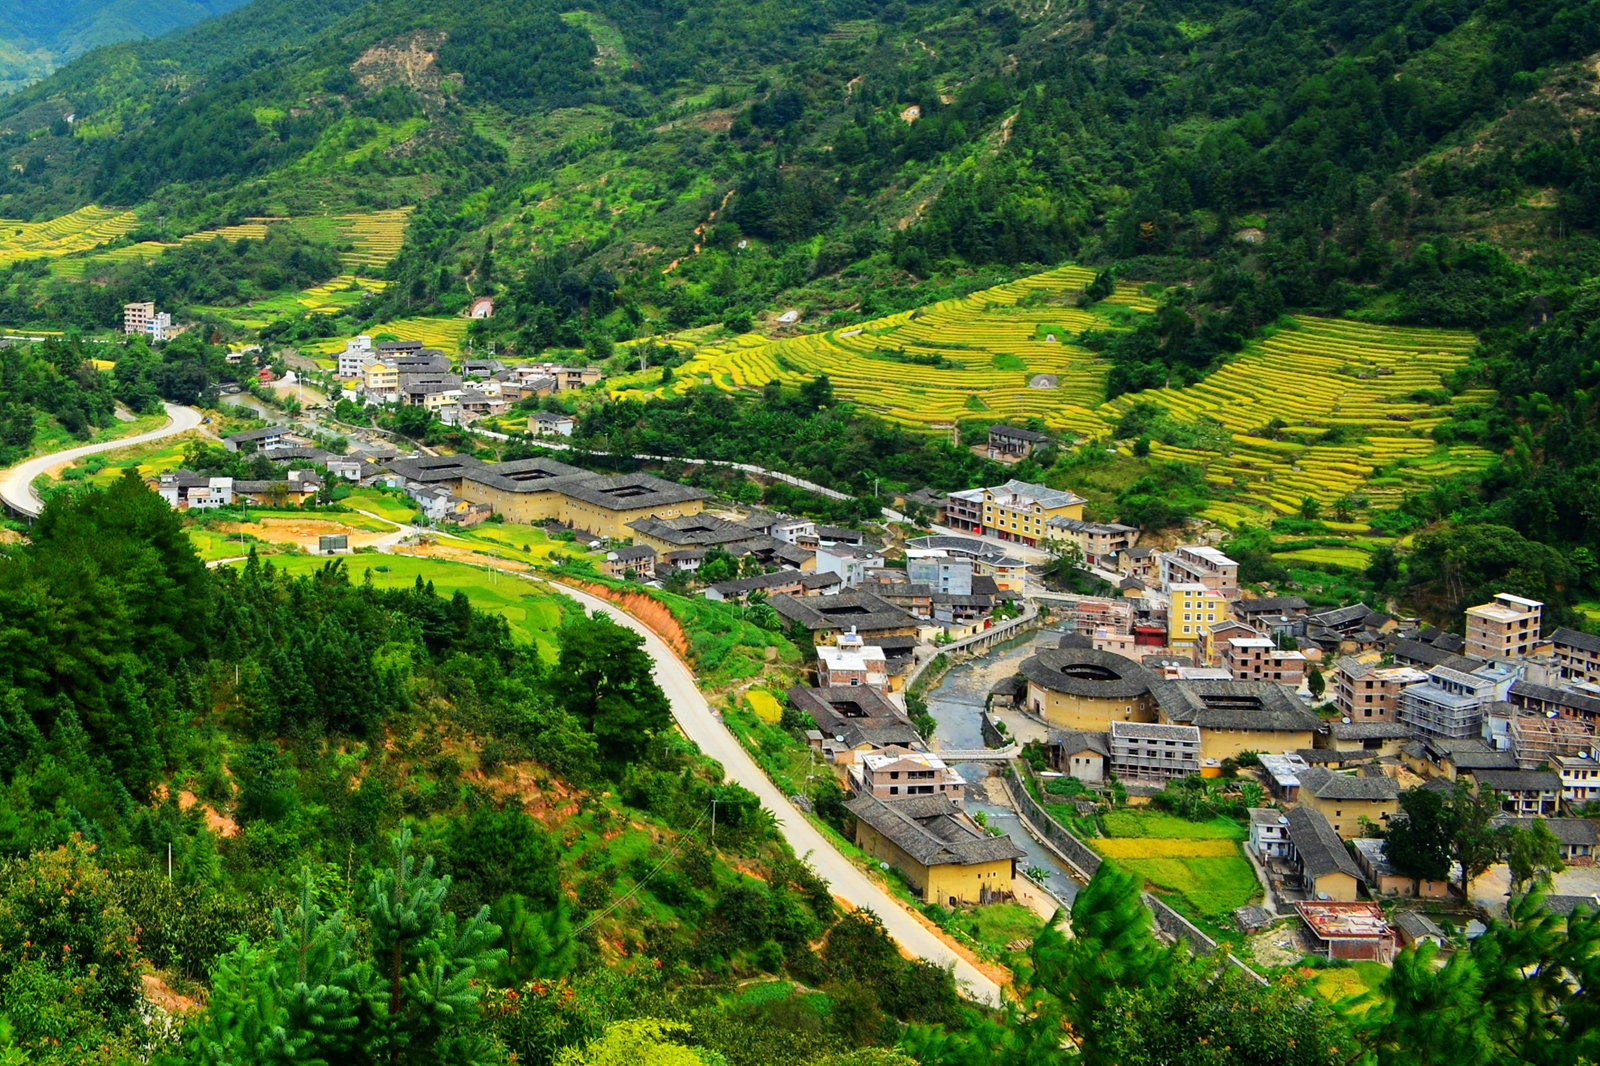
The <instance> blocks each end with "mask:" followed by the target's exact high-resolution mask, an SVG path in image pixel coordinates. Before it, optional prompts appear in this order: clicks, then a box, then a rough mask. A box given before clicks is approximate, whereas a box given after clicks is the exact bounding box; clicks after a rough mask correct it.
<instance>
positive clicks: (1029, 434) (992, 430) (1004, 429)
mask: <svg viewBox="0 0 1600 1066" xmlns="http://www.w3.org/2000/svg"><path fill="white" fill-rule="evenodd" d="M989 436H991V437H1014V438H1015V439H1017V440H1029V441H1039V440H1049V439H1050V434H1048V433H1039V432H1037V431H1035V430H1031V429H1018V428H1017V427H1016V426H1005V425H996V426H990V427H989Z"/></svg>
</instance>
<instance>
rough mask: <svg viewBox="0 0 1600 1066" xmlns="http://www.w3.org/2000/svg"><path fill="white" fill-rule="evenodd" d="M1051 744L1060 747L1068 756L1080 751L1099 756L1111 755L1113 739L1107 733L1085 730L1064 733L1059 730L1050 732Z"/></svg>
mask: <svg viewBox="0 0 1600 1066" xmlns="http://www.w3.org/2000/svg"><path fill="white" fill-rule="evenodd" d="M1050 743H1051V744H1054V745H1057V746H1059V747H1060V748H1061V749H1062V750H1063V751H1065V752H1066V753H1067V754H1068V755H1072V754H1076V753H1077V752H1080V751H1092V752H1094V753H1095V754H1097V755H1110V754H1111V737H1110V735H1109V734H1107V733H1095V732H1086V731H1084V730H1071V731H1067V732H1063V731H1061V730H1058V729H1052V730H1050Z"/></svg>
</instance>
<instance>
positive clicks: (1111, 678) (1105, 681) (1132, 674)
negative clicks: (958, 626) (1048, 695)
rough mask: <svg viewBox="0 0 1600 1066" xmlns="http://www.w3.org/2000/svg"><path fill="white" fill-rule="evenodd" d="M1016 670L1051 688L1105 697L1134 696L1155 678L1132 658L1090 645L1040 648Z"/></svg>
mask: <svg viewBox="0 0 1600 1066" xmlns="http://www.w3.org/2000/svg"><path fill="white" fill-rule="evenodd" d="M1018 672H1019V673H1021V674H1022V676H1023V677H1025V678H1027V679H1028V680H1029V681H1032V682H1033V683H1034V684H1036V685H1039V686H1040V687H1042V688H1046V689H1049V690H1050V691H1051V692H1063V693H1066V694H1067V695H1069V696H1084V697H1093V698H1096V699H1108V700H1121V699H1138V698H1139V697H1140V696H1143V695H1145V694H1146V693H1147V692H1149V691H1150V688H1151V686H1152V685H1153V684H1155V683H1156V682H1157V680H1158V679H1157V677H1156V675H1155V674H1153V673H1151V672H1150V671H1149V670H1146V669H1145V668H1144V667H1143V666H1141V665H1139V664H1138V663H1136V662H1134V661H1133V660H1132V659H1128V658H1125V657H1123V656H1121V655H1113V654H1112V653H1111V652H1108V651H1096V650H1094V649H1093V648H1058V649H1056V650H1053V651H1051V650H1046V651H1041V652H1040V653H1039V654H1037V655H1035V656H1033V657H1032V658H1029V659H1024V660H1023V662H1022V666H1021V667H1020V668H1019V671H1018Z"/></svg>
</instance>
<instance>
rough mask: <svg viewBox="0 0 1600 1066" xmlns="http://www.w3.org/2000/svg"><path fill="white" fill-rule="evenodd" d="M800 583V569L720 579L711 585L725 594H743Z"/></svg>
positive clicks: (791, 586)
mask: <svg viewBox="0 0 1600 1066" xmlns="http://www.w3.org/2000/svg"><path fill="white" fill-rule="evenodd" d="M799 583H800V571H798V570H777V571H774V572H773V573H770V574H753V575H751V576H750V577H737V578H734V579H733V580H732V581H719V582H717V583H716V584H715V585H712V586H711V587H712V588H714V589H716V590H717V591H718V592H720V593H722V594H723V595H724V596H742V595H744V594H745V593H747V592H755V591H756V590H757V589H774V588H793V587H794V586H795V585H798V584H799Z"/></svg>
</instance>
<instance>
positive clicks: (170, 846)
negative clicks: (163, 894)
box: [167, 841, 172, 881]
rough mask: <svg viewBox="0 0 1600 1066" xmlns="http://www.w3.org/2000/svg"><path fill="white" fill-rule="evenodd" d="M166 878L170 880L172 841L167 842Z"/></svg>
mask: <svg viewBox="0 0 1600 1066" xmlns="http://www.w3.org/2000/svg"><path fill="white" fill-rule="evenodd" d="M167 880H168V881H170V880H172V842H171V841H168V842H167Z"/></svg>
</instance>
